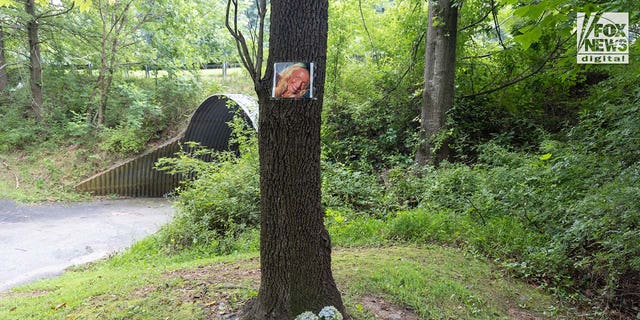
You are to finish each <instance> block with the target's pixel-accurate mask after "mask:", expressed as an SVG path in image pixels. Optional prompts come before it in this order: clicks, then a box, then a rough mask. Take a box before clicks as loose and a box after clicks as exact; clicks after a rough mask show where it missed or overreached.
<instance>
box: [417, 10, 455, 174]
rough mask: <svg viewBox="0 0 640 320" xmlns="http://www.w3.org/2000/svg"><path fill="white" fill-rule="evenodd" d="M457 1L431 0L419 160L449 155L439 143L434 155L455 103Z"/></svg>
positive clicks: (425, 160)
mask: <svg viewBox="0 0 640 320" xmlns="http://www.w3.org/2000/svg"><path fill="white" fill-rule="evenodd" d="M460 4H461V3H460V2H456V1H455V0H431V1H429V18H428V19H429V21H428V26H427V40H426V46H425V62H424V87H423V92H422V115H421V123H420V138H421V144H420V146H419V147H418V151H417V152H416V162H417V163H419V164H425V163H428V162H438V161H439V160H442V159H444V158H446V157H447V154H448V148H447V146H446V145H442V146H440V148H438V150H437V154H436V155H435V156H436V157H435V158H434V157H433V156H434V154H433V153H434V150H435V148H434V147H435V139H434V138H435V135H436V133H437V132H438V131H439V130H440V129H442V128H443V127H444V125H445V120H446V113H447V110H449V109H450V108H451V107H452V106H453V96H454V86H453V83H454V80H455V71H456V36H457V26H458V6H459V5H460Z"/></svg>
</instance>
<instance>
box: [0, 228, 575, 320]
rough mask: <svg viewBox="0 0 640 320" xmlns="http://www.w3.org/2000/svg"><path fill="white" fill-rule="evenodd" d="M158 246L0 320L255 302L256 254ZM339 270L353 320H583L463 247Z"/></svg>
mask: <svg viewBox="0 0 640 320" xmlns="http://www.w3.org/2000/svg"><path fill="white" fill-rule="evenodd" d="M154 241H155V240H154V238H148V239H146V240H143V241H142V242H140V243H138V244H136V245H135V246H134V247H133V248H132V249H130V250H129V251H127V252H126V253H124V254H120V255H117V256H115V257H112V258H111V259H108V260H103V261H100V262H96V263H93V264H90V265H87V266H82V267H76V268H74V269H71V270H69V271H68V272H66V273H65V274H64V275H62V276H61V277H58V278H53V279H47V280H42V281H38V282H36V283H33V284H29V285H26V286H22V287H19V288H16V289H14V290H12V291H10V292H7V293H3V294H0V319H216V318H217V317H218V316H222V315H226V314H229V313H232V312H234V310H236V309H237V308H239V307H240V306H242V305H243V304H244V303H245V302H246V301H248V300H249V299H251V298H252V297H255V296H256V295H257V289H258V285H259V265H258V263H259V262H258V261H259V259H258V256H257V252H255V251H253V252H248V253H238V254H233V255H227V256H219V257H212V256H207V255H204V254H202V253H201V252H202V251H196V250H194V251H188V252H183V253H182V254H180V255H173V256H167V255H164V254H160V253H152V252H153V250H152V249H151V248H153V245H154V243H153V242H154ZM333 268H334V275H335V278H336V281H337V283H338V286H339V288H340V290H341V291H342V292H343V297H344V300H345V303H346V306H347V309H348V310H349V312H350V313H351V314H352V316H353V318H354V319H377V318H379V316H378V315H376V312H377V311H376V309H375V308H372V302H371V301H375V303H374V304H377V305H380V306H383V307H384V309H385V310H391V311H394V310H396V311H397V312H398V313H400V312H403V313H406V314H404V315H403V317H405V316H406V318H407V319H410V318H409V316H408V315H410V314H413V315H414V316H417V318H419V319H534V318H533V317H537V318H535V319H558V318H562V319H578V318H579V317H578V316H572V315H571V314H572V313H574V312H573V310H572V309H570V308H569V307H567V306H566V305H565V304H564V303H563V302H561V301H558V300H556V299H555V298H553V297H552V296H550V295H549V294H546V293H544V292H543V291H542V290H540V289H537V288H535V287H532V286H530V285H527V284H525V283H521V282H517V281H514V280H512V279H510V278H509V277H506V276H504V275H503V274H502V273H501V272H500V271H497V270H496V269H495V268H494V267H493V266H492V265H491V264H490V263H488V262H487V261H485V260H482V259H479V258H477V257H474V256H472V255H469V254H466V253H465V252H464V251H460V250H458V249H452V248H446V247H441V246H388V247H354V248H337V249H335V250H334V254H333ZM414 318H415V317H414Z"/></svg>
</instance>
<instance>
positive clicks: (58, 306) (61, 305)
mask: <svg viewBox="0 0 640 320" xmlns="http://www.w3.org/2000/svg"><path fill="white" fill-rule="evenodd" d="M66 306H67V303H66V302H63V303H61V304H59V305H57V306H55V307H51V309H53V310H58V309H61V308H64V307H66Z"/></svg>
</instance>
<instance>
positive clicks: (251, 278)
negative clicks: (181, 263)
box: [166, 258, 260, 319]
mask: <svg viewBox="0 0 640 320" xmlns="http://www.w3.org/2000/svg"><path fill="white" fill-rule="evenodd" d="M166 276H167V278H168V279H174V280H175V279H179V280H181V282H182V286H181V287H180V288H178V292H179V293H178V297H179V298H180V299H181V300H182V301H185V302H192V303H195V304H198V305H200V307H201V308H203V310H204V311H205V312H206V314H207V318H208V319H233V318H235V314H236V313H237V312H238V310H239V308H241V307H242V306H244V305H245V304H246V303H247V302H248V301H249V300H251V299H252V298H254V297H255V295H256V294H257V290H258V286H259V284H260V270H259V266H258V258H252V259H249V260H244V261H241V262H238V263H219V264H213V265H208V266H202V267H198V268H195V269H186V270H178V271H173V272H169V273H167V274H166Z"/></svg>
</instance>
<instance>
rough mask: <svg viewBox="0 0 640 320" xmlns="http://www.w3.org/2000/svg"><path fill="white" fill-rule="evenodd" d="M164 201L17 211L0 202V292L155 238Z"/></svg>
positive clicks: (167, 209) (166, 215)
mask: <svg viewBox="0 0 640 320" xmlns="http://www.w3.org/2000/svg"><path fill="white" fill-rule="evenodd" d="M173 211H174V210H173V208H172V207H171V205H170V204H169V202H168V201H167V200H164V199H124V200H102V201H96V202H90V203H74V204H61V203H55V204H43V205H21V204H15V203H13V202H12V201H9V200H0V257H2V258H1V259H0V291H4V290H7V289H9V288H11V287H14V286H16V285H18V284H22V283H26V282H30V281H33V280H35V279H39V278H44V277H50V276H55V275H58V274H60V273H61V272H62V271H63V270H64V269H65V268H67V267H69V266H72V265H76V264H81V263H85V262H89V261H93V260H97V259H100V258H102V257H105V256H107V255H109V254H111V253H113V252H115V251H118V250H121V249H123V248H126V247H128V246H130V245H131V244H132V243H133V242H134V241H135V240H137V239H140V238H142V237H144V236H146V235H149V234H151V233H153V232H155V231H156V230H157V229H158V228H159V227H160V226H161V225H162V224H164V223H166V222H167V221H168V220H169V219H170V217H171V216H172V214H173Z"/></svg>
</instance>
